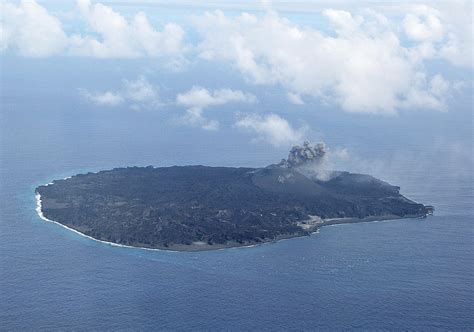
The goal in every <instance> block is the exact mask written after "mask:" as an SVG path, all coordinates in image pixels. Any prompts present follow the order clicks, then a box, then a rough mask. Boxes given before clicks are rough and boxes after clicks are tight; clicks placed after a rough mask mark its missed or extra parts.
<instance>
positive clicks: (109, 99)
mask: <svg viewBox="0 0 474 332" xmlns="http://www.w3.org/2000/svg"><path fill="white" fill-rule="evenodd" d="M79 93H80V94H81V96H82V97H83V98H84V99H85V100H87V101H88V102H91V103H93V104H96V105H98V106H117V105H120V104H122V103H123V102H124V98H123V97H122V96H121V95H120V94H119V93H115V92H112V91H106V92H90V91H88V90H86V89H79Z"/></svg>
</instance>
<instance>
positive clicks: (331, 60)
mask: <svg viewBox="0 0 474 332" xmlns="http://www.w3.org/2000/svg"><path fill="white" fill-rule="evenodd" d="M371 5H373V6H375V7H374V8H373V9H367V8H364V7H362V6H363V5H360V4H359V6H352V7H350V8H349V10H340V9H337V10H336V9H330V8H328V9H322V10H319V11H318V12H315V13H314V15H315V16H318V17H319V18H321V17H322V18H323V19H325V20H326V22H327V26H328V29H325V30H324V31H323V30H320V29H317V28H315V27H310V26H304V25H301V24H299V22H293V21H291V20H289V19H287V18H285V17H283V16H281V14H279V13H278V12H277V11H275V10H273V9H272V5H271V4H270V3H266V4H265V6H264V8H265V9H264V11H263V13H262V14H261V15H253V14H249V13H246V12H242V13H241V14H240V15H237V16H235V15H226V14H225V13H224V12H222V11H220V10H215V11H211V12H206V13H204V14H201V15H198V16H195V17H194V19H193V20H191V21H190V22H192V24H191V25H190V26H189V27H187V29H188V30H192V31H188V32H189V33H191V34H194V35H195V36H197V41H196V42H194V44H187V42H186V31H185V29H184V28H183V27H181V26H180V25H178V24H175V23H164V24H163V25H162V26H161V28H157V27H154V26H153V25H152V24H151V23H150V21H149V19H148V18H147V15H146V14H145V13H144V12H138V13H133V15H131V16H130V17H128V16H127V17H125V16H123V15H122V14H121V13H119V12H118V11H116V10H114V9H113V8H112V7H111V6H108V5H104V4H101V3H91V1H90V0H78V1H77V2H76V5H75V8H74V10H73V12H71V13H69V14H70V15H71V16H72V17H74V19H76V20H79V21H80V22H81V23H82V24H83V25H84V28H83V29H82V30H81V31H73V32H67V29H66V28H65V27H66V26H68V24H67V23H68V22H65V20H66V19H65V18H64V16H57V15H55V14H53V13H52V12H50V11H48V10H47V9H46V8H45V7H44V6H42V5H40V4H39V3H37V2H36V1H34V0H32V1H21V2H20V3H18V4H16V3H10V2H4V1H3V2H2V11H3V13H2V15H1V21H0V32H1V33H0V50H1V51H2V52H3V53H8V54H18V55H21V56H25V57H47V56H82V57H94V58H106V59H107V58H140V57H149V58H160V59H162V60H163V61H164V62H166V63H167V64H169V65H170V66H171V67H172V68H175V69H176V68H177V69H185V68H186V66H187V65H188V64H189V63H190V62H192V63H196V62H197V61H199V60H201V61H224V62H227V63H230V64H231V65H232V66H234V68H236V70H237V72H239V73H240V74H241V75H242V76H243V77H244V78H245V79H246V80H247V81H248V83H250V84H257V85H278V86H281V87H283V88H284V89H286V91H287V95H286V97H287V100H288V101H289V102H290V103H293V104H295V105H303V104H304V103H305V101H307V100H308V99H309V98H313V99H317V100H320V101H322V102H324V103H330V104H334V105H337V106H338V107H340V108H341V109H342V110H344V111H347V112H353V113H371V114H385V115H391V114H392V115H393V114H396V113H397V112H398V111H399V110H402V109H412V108H420V109H432V110H441V111H443V110H445V108H446V99H447V98H448V97H449V95H450V92H451V91H452V90H453V88H455V87H456V86H458V85H459V84H458V83H457V82H453V81H450V80H448V79H447V78H446V77H444V76H443V75H442V74H441V73H433V74H429V73H428V71H427V70H426V64H427V62H428V61H431V60H437V61H441V63H442V64H443V65H444V66H458V67H464V68H467V69H468V70H472V69H473V59H472V57H473V54H472V52H473V47H474V41H473V32H472V2H470V1H466V2H461V1H459V2H449V3H444V2H443V3H433V4H430V5H426V4H423V3H421V4H405V3H401V4H400V5H399V6H396V8H395V7H394V6H385V7H384V6H381V5H380V6H377V5H376V4H375V5H374V4H372V3H368V4H367V6H371ZM338 7H341V6H340V5H338ZM193 83H194V82H193ZM194 84H196V83H194ZM239 92H240V91H232V90H225V89H222V90H216V91H214V94H212V93H210V92H209V91H207V90H205V89H203V88H197V87H196V88H193V89H192V90H191V91H189V92H188V93H187V94H180V95H179V96H178V97H177V100H176V102H177V103H178V104H180V105H183V106H186V107H188V111H187V114H186V117H187V120H185V121H188V122H189V123H194V124H196V125H200V126H202V127H203V128H206V129H215V128H216V127H217V125H218V124H217V123H216V122H213V121H208V120H206V119H205V118H204V117H203V109H205V108H207V107H211V106H215V105H220V104H222V103H227V102H231V101H233V102H248V101H249V100H248V96H245V95H240V94H239ZM240 93H241V92H240ZM83 95H84V97H85V98H86V99H88V100H89V101H90V102H93V103H96V104H99V105H104V106H116V105H119V104H121V103H124V101H125V100H129V101H132V102H135V104H134V105H135V107H138V108H139V107H141V106H143V105H142V104H143V103H147V104H148V105H149V104H150V103H151V102H152V101H156V100H157V93H156V91H154V90H153V89H152V88H150V87H149V86H147V82H145V81H143V80H141V81H138V82H128V83H127V82H124V86H123V88H122V90H121V91H115V92H114V91H106V92H103V93H91V92H88V91H83ZM140 99H146V101H143V100H140Z"/></svg>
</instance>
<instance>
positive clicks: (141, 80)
mask: <svg viewBox="0 0 474 332" xmlns="http://www.w3.org/2000/svg"><path fill="white" fill-rule="evenodd" d="M123 91H124V94H125V97H126V98H128V99H130V100H132V101H135V102H147V101H154V100H158V99H159V97H158V91H157V89H156V88H155V87H154V86H153V85H151V84H150V82H148V80H147V79H146V78H145V76H139V77H138V79H137V80H135V81H133V80H132V81H129V80H123Z"/></svg>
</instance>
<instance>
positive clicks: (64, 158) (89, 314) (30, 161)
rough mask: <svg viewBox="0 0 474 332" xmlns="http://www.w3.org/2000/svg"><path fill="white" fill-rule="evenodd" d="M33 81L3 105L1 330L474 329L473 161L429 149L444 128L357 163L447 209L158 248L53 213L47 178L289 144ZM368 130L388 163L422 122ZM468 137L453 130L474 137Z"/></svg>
mask: <svg viewBox="0 0 474 332" xmlns="http://www.w3.org/2000/svg"><path fill="white" fill-rule="evenodd" d="M7 74H8V73H6V74H5V75H7ZM35 84H36V85H35ZM16 88H17V89H18V86H16ZM34 88H38V89H40V90H41V91H42V93H37V94H35V93H34ZM24 89H25V91H23V92H22V93H23V94H22V93H19V94H18V95H13V94H12V92H11V91H13V88H11V91H10V90H8V89H7V88H5V91H4V99H3V100H4V101H3V104H2V106H3V107H2V111H1V121H2V122H1V133H0V135H1V136H0V137H1V144H0V147H1V150H0V153H1V173H0V175H1V177H0V181H1V182H0V330H4V331H15V330H281V331H288V330H343V329H363V330H365V329H370V330H407V329H411V330H430V331H431V330H446V329H450V330H472V329H473V328H474V228H473V226H472V222H473V221H474V218H473V217H474V213H473V199H474V196H473V181H472V165H467V168H466V165H460V164H459V163H458V162H456V160H457V159H452V158H451V159H450V160H448V159H443V160H444V161H445V162H444V163H443V162H440V161H439V160H438V159H437V160H436V161H435V160H434V158H435V157H437V156H438V155H437V154H436V153H418V152H417V151H419V150H416V147H417V146H422V147H423V149H425V143H424V142H426V141H430V140H431V137H424V136H425V135H427V134H426V132H419V133H418V134H417V135H418V136H419V137H420V138H419V141H415V142H414V143H413V144H412V145H411V146H408V147H406V149H408V150H407V151H412V152H410V153H407V154H406V155H404V156H409V157H410V156H416V158H402V157H400V158H398V157H397V158H395V159H391V160H392V162H391V163H390V167H388V166H387V167H384V165H385V164H383V162H379V163H375V162H374V163H369V164H371V165H372V166H374V165H375V166H377V167H372V168H369V167H367V163H362V162H360V163H359V168H358V169H356V170H362V171H369V170H372V172H373V173H372V174H373V175H376V176H380V177H382V178H383V179H386V180H388V181H390V182H391V183H393V184H396V185H400V186H401V187H402V193H403V194H405V195H407V196H408V197H409V198H411V199H414V200H416V201H419V202H421V203H424V204H432V205H434V206H435V208H436V211H435V215H434V216H431V217H428V218H426V219H401V220H396V221H384V222H372V223H360V224H347V225H337V226H332V227H324V228H322V229H320V231H319V232H318V233H317V234H314V235H312V236H309V237H303V238H295V239H289V240H284V241H280V242H278V243H274V244H265V245H261V246H256V247H251V248H237V249H226V250H219V251H210V252H192V253H191V252H167V251H146V250H141V249H130V248H120V247H114V246H110V245H107V244H103V243H98V242H96V241H93V240H90V239H87V238H84V237H82V236H78V235H77V234H75V233H73V232H71V231H69V230H67V229H65V228H63V227H60V226H58V225H56V224H53V223H50V222H46V221H44V220H42V219H41V218H40V217H39V216H38V214H37V213H36V211H35V207H36V202H35V193H34V189H35V188H36V186H38V185H41V184H45V183H48V182H50V181H51V180H54V179H60V178H64V177H66V176H70V175H73V174H77V173H80V172H87V171H98V170H101V169H110V168H113V167H119V166H127V165H128V166H132V165H139V166H145V165H148V164H152V165H155V166H169V165H175V164H177V165H185V164H207V165H223V166H231V165H232V166H262V165H266V164H268V163H269V162H272V161H274V162H277V161H278V160H279V156H280V153H281V151H282V150H278V149H268V148H267V147H266V146H265V145H259V143H254V142H248V143H245V144H243V143H239V142H240V141H238V140H234V139H232V137H230V138H229V137H227V140H219V139H216V136H212V135H217V134H202V136H199V135H201V134H200V133H199V132H198V129H186V128H179V127H178V128H174V127H170V126H169V125H167V124H166V125H165V124H160V121H159V117H160V116H161V115H160V113H156V114H150V113H133V112H131V111H125V110H124V111H123V112H122V111H118V113H113V112H109V111H99V110H87V107H86V106H84V105H82V106H77V105H76V104H75V102H74V100H73V98H72V97H70V96H63V97H61V96H58V99H57V100H56V101H55V102H54V103H52V102H51V100H53V98H46V97H44V98H41V97H39V96H44V95H47V92H45V91H46V87H43V86H41V84H39V83H36V82H33V83H31V82H26V83H25V87H24ZM55 93H58V92H57V91H56V92H55ZM59 94H60V93H58V95H59ZM23 96H26V97H23ZM114 112H115V111H114ZM152 120H153V121H152ZM397 121H398V120H397ZM441 125H442V124H440V126H441ZM326 132H328V133H329V132H334V133H335V134H334V135H333V136H331V134H327V137H326V138H327V140H328V141H329V142H331V141H332V143H335V144H336V145H337V144H339V143H341V142H344V141H346V140H347V141H351V142H355V141H354V140H353V139H352V138H353V137H355V136H356V135H359V136H360V135H362V134H360V131H359V130H355V129H354V131H353V132H352V131H350V129H348V127H347V128H346V127H344V125H342V127H341V126H339V127H333V128H329V129H328V128H326ZM336 133H337V134H336ZM341 133H344V135H341ZM353 133H354V134H353ZM364 133H365V134H363V135H365V136H364V137H361V138H360V140H359V142H361V141H364V142H367V141H370V143H371V144H370V146H369V144H366V145H365V147H364V149H369V150H370V152H367V153H365V154H364V151H362V150H363V149H361V155H365V156H373V155H377V156H380V160H382V161H383V160H384V158H385V156H386V155H390V154H391V153H392V152H391V151H395V150H394V149H395V148H394V147H395V146H397V145H398V144H399V143H400V141H403V140H404V137H405V136H404V135H405V133H406V128H400V129H399V130H398V131H397V130H395V129H393V130H392V132H384V133H383V135H382V134H380V133H378V134H377V133H372V134H370V133H369V132H368V131H367V132H365V131H364ZM466 133H469V131H462V132H460V133H459V132H457V134H458V135H460V136H459V137H454V138H453V140H454V141H461V142H467V141H469V136H466ZM445 134H446V133H445ZM448 134H449V135H451V136H452V135H455V134H456V133H454V132H453V133H448ZM448 134H446V135H447V136H449V135H448ZM206 135H207V136H206ZM229 135H230V136H232V135H234V134H232V133H230V134H229ZM235 135H237V134H235ZM370 135H379V136H377V137H388V138H387V139H372V140H370V139H369V138H368V137H373V136H370ZM410 135H412V134H410ZM451 136H450V137H451ZM411 138H412V137H410V139H411ZM451 138H452V137H451ZM353 145H356V144H355V143H353ZM410 149H411V150H410ZM387 151H388V152H387ZM468 153H470V152H468ZM283 157H285V155H282V156H281V158H283ZM430 158H431V159H430ZM402 159H403V162H401V161H400V160H402ZM378 160H379V159H378ZM453 160H454V161H453ZM359 161H360V160H359ZM349 164H350V163H349ZM354 165H355V164H353V166H354ZM427 165H428V166H427ZM429 165H432V168H431V169H428V168H430V166H429ZM349 166H350V165H349ZM463 169H464V170H466V169H467V172H464V171H462V172H460V170H463ZM350 170H352V169H350Z"/></svg>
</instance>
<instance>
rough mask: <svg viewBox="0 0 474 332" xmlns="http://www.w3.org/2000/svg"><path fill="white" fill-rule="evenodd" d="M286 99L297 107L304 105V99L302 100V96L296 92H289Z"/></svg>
mask: <svg viewBox="0 0 474 332" xmlns="http://www.w3.org/2000/svg"><path fill="white" fill-rule="evenodd" d="M286 99H288V101H289V102H290V103H292V104H295V105H304V101H303V99H301V96H300V95H299V94H297V93H294V92H287V93H286Z"/></svg>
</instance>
